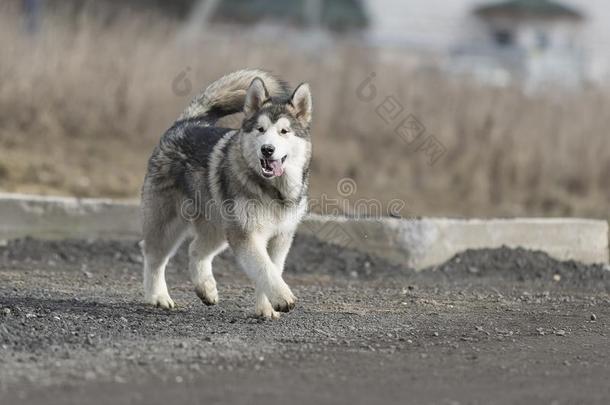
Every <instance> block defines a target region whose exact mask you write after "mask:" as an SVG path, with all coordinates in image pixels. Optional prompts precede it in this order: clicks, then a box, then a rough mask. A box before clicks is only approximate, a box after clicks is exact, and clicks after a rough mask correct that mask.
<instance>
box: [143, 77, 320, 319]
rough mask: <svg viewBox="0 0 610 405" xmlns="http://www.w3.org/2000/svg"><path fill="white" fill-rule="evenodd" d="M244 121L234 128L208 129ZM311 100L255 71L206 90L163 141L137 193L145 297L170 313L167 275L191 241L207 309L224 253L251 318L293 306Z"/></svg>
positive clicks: (194, 277) (193, 269)
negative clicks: (288, 268)
mask: <svg viewBox="0 0 610 405" xmlns="http://www.w3.org/2000/svg"><path fill="white" fill-rule="evenodd" d="M238 112H243V113H244V119H243V122H242V124H241V127H240V128H239V129H229V128H221V127H217V126H215V123H216V121H217V120H218V119H219V118H221V117H224V116H227V115H230V114H234V113H238ZM311 115H312V100H311V93H310V89H309V86H308V85H307V84H305V83H303V84H301V85H299V86H297V87H296V89H294V91H290V89H289V88H288V86H287V85H286V83H285V82H283V81H281V80H279V79H277V78H276V77H274V76H273V75H271V74H270V73H268V72H265V71H262V70H254V69H247V70H240V71H237V72H234V73H231V74H228V75H226V76H224V77H222V78H221V79H219V80H217V81H216V82H214V83H212V84H211V85H210V86H208V87H207V88H206V89H205V91H204V92H203V93H202V94H201V95H200V96H198V97H197V98H195V99H194V100H193V101H192V102H191V104H190V105H189V106H188V108H187V109H186V111H185V112H184V113H183V114H182V115H181V116H180V118H179V119H178V121H176V122H175V123H174V124H173V126H172V127H171V128H170V129H169V130H167V132H166V133H165V134H164V135H163V136H162V138H161V140H160V142H159V145H158V146H157V147H156V148H155V149H154V151H153V154H152V156H151V158H150V160H149V163H148V170H147V173H146V177H145V180H144V185H143V187H142V207H141V209H142V217H143V218H142V219H143V232H144V234H143V236H144V241H143V244H142V249H143V253H144V295H145V300H146V302H147V303H149V304H151V305H155V306H158V307H162V308H167V309H170V308H174V306H175V304H174V301H173V300H172V299H171V298H170V295H169V292H168V288H167V285H166V283H165V267H166V265H167V262H168V260H169V259H170V258H171V257H172V255H173V254H174V253H175V251H176V250H177V249H178V247H179V246H180V244H181V243H182V242H183V241H184V240H185V239H191V238H192V241H191V242H190V246H189V274H190V278H191V281H192V283H193V285H194V290H195V293H196V294H197V295H198V296H199V298H200V299H201V301H203V302H204V303H205V304H207V305H214V304H217V303H218V291H217V289H216V280H215V279H214V275H213V273H212V260H213V259H214V256H216V255H217V254H219V253H220V252H222V251H223V250H224V249H225V248H227V246H230V247H231V248H232V250H233V252H234V254H235V257H236V260H237V263H238V265H239V267H241V269H242V270H243V271H244V272H245V273H246V274H247V275H248V276H249V278H250V279H251V280H252V282H253V283H254V285H255V291H256V292H255V294H256V298H255V313H256V314H257V315H258V316H261V317H265V318H274V319H275V318H278V317H279V312H288V311H289V310H291V309H292V308H294V306H295V302H296V299H295V296H294V295H293V294H292V291H291V290H290V288H289V287H288V285H287V284H286V283H285V282H284V279H283V278H282V272H283V270H284V262H285V260H286V256H287V254H288V251H289V249H290V245H291V243H292V239H293V236H294V233H295V230H296V228H297V225H298V224H299V222H300V220H301V218H302V217H303V215H304V214H305V212H306V208H307V189H308V178H309V163H310V159H311V141H310V134H309V127H310V123H311Z"/></svg>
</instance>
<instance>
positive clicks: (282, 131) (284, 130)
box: [280, 128, 290, 134]
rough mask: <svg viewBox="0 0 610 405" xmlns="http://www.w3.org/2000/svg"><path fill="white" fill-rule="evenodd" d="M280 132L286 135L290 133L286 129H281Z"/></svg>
mask: <svg viewBox="0 0 610 405" xmlns="http://www.w3.org/2000/svg"><path fill="white" fill-rule="evenodd" d="M280 132H281V133H282V134H287V133H288V132H290V131H288V130H287V129H286V128H284V129H282V130H281V131H280Z"/></svg>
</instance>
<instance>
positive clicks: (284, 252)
mask: <svg viewBox="0 0 610 405" xmlns="http://www.w3.org/2000/svg"><path fill="white" fill-rule="evenodd" d="M293 239H294V231H292V232H283V233H280V234H277V235H275V236H274V237H272V238H271V239H269V244H268V246H267V251H268V252H269V257H271V260H272V261H273V263H274V264H275V267H276V268H277V269H278V271H279V272H280V275H281V274H282V273H283V272H284V264H285V263H286V256H288V252H289V251H290V246H291V245H292V240H293Z"/></svg>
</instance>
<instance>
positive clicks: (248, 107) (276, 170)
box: [241, 78, 312, 179]
mask: <svg viewBox="0 0 610 405" xmlns="http://www.w3.org/2000/svg"><path fill="white" fill-rule="evenodd" d="M311 111H312V103H311V92H310V90H309V85H308V84H306V83H303V84H300V85H299V86H297V88H296V89H295V90H294V92H293V93H292V95H291V96H289V97H287V98H272V97H270V96H269V92H268V91H267V88H266V87H265V83H264V82H263V81H262V80H261V79H259V78H256V79H254V80H253V81H252V83H251V84H250V87H249V88H248V91H247V93H246V99H245V102H244V114H245V118H244V122H243V124H242V128H241V131H242V150H243V154H244V157H245V159H246V161H247V162H248V165H249V166H250V167H251V168H252V169H253V170H255V171H256V172H257V173H259V174H260V176H262V177H263V178H266V179H272V178H274V177H280V176H282V175H283V174H284V173H285V172H286V171H287V170H291V169H292V170H302V169H303V167H304V166H305V164H306V163H307V161H308V159H309V155H310V138H309V126H310V124H311Z"/></svg>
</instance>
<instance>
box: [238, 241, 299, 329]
mask: <svg viewBox="0 0 610 405" xmlns="http://www.w3.org/2000/svg"><path fill="white" fill-rule="evenodd" d="M227 236H228V239H229V244H230V245H231V248H232V249H233V252H234V253H235V257H236V259H237V263H238V264H239V266H240V267H241V268H242V269H243V270H244V272H245V273H246V274H247V275H248V276H249V277H250V279H251V280H252V281H254V283H255V285H256V298H257V299H256V312H257V314H258V315H261V316H264V317H270V318H274V317H277V314H274V313H273V310H275V311H280V312H288V311H290V310H291V309H292V308H294V305H295V302H296V298H295V296H294V295H293V294H292V291H290V287H288V285H287V284H286V283H285V282H284V280H282V277H281V274H280V271H279V270H278V269H277V267H276V265H275V263H273V261H272V260H271V258H270V257H269V254H268V253H267V240H266V238H264V237H263V236H262V235H256V234H254V235H252V234H246V233H242V232H232V233H228V235H227ZM265 296H266V297H265ZM268 304H270V306H269V305H268ZM274 315H276V316H274Z"/></svg>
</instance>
